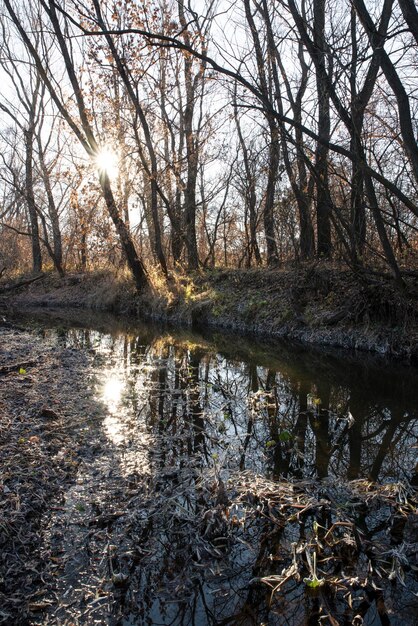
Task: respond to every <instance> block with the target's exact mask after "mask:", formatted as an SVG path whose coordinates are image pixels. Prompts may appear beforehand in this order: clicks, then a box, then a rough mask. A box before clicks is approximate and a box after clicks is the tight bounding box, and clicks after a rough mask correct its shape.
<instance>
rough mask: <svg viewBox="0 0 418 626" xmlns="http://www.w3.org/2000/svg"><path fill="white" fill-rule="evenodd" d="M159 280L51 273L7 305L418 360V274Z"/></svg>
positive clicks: (310, 272) (221, 274)
mask: <svg viewBox="0 0 418 626" xmlns="http://www.w3.org/2000/svg"><path fill="white" fill-rule="evenodd" d="M153 282H154V288H153V291H152V292H147V293H144V294H142V295H140V296H139V295H138V294H137V293H136V291H135V288H134V285H133V283H132V281H131V279H130V278H129V277H128V276H126V275H115V274H111V273H110V272H100V273H92V274H84V275H83V274H69V275H67V276H66V277H64V278H62V279H60V278H58V277H56V276H55V275H45V276H44V277H43V278H41V279H40V280H37V281H35V282H33V283H31V284H28V285H27V286H22V287H20V288H19V290H17V291H14V290H10V291H9V292H5V293H4V295H3V306H8V307H11V308H12V309H13V308H15V309H18V310H19V309H21V308H24V307H28V306H31V307H71V308H73V307H82V308H89V309H96V310H102V311H111V312H114V313H118V314H129V315H135V316H139V317H141V318H143V319H148V320H149V319H153V320H159V321H165V322H169V323H172V324H175V325H184V326H187V327H199V326H201V327H202V326H203V327H204V326H207V327H212V328H219V329H225V330H231V331H234V332H238V333H241V334H251V335H255V336H260V337H261V336H262V337H276V338H278V337H283V338H288V339H292V340H297V341H301V342H303V343H310V344H318V345H329V346H335V347H341V348H350V349H356V350H364V351H370V352H375V353H379V354H381V355H384V356H390V357H395V358H399V359H402V360H405V361H407V362H412V363H417V362H418V279H417V278H416V277H412V276H411V277H409V278H407V279H406V289H405V292H404V293H400V292H399V291H398V290H397V289H396V288H395V287H394V285H393V283H392V282H391V281H390V280H388V279H386V278H384V277H382V276H368V278H367V280H365V279H364V278H362V279H361V280H360V279H359V277H357V276H354V275H353V273H352V272H351V271H349V270H347V269H337V268H335V267H330V266H327V265H320V264H310V265H306V266H301V267H298V268H289V269H279V270H267V269H253V270H212V271H206V272H199V273H195V274H194V275H192V276H189V277H185V276H181V275H178V274H174V275H173V276H172V277H171V280H170V282H169V283H168V284H167V283H166V282H165V281H163V280H161V279H158V278H157V279H155V278H154V281H153ZM0 295H1V294H0Z"/></svg>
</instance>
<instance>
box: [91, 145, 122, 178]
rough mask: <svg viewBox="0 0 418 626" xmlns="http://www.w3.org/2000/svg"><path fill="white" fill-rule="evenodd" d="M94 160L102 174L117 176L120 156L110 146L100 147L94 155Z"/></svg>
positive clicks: (110, 176) (111, 176)
mask: <svg viewBox="0 0 418 626" xmlns="http://www.w3.org/2000/svg"><path fill="white" fill-rule="evenodd" d="M94 162H95V164H96V167H97V168H98V170H99V172H100V173H101V174H102V173H103V174H107V175H108V176H109V178H114V177H115V176H117V173H118V156H117V154H116V153H115V152H114V151H113V150H112V149H111V148H109V146H102V147H101V148H100V150H99V151H98V152H97V154H96V156H95V157H94Z"/></svg>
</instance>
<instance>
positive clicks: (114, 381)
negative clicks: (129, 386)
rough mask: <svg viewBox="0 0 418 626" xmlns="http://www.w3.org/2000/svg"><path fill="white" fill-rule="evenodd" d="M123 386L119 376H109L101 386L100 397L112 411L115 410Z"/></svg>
mask: <svg viewBox="0 0 418 626" xmlns="http://www.w3.org/2000/svg"><path fill="white" fill-rule="evenodd" d="M123 387H124V384H123V382H122V381H121V380H120V378H117V376H112V377H111V378H109V380H108V381H107V382H106V383H105V385H104V387H103V391H102V398H103V400H104V401H105V402H106V404H107V406H108V409H109V410H110V411H111V412H112V413H113V412H114V411H115V409H116V408H117V406H118V404H119V402H120V400H121V397H122V391H123Z"/></svg>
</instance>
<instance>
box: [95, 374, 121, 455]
mask: <svg viewBox="0 0 418 626" xmlns="http://www.w3.org/2000/svg"><path fill="white" fill-rule="evenodd" d="M124 386H125V385H124V383H123V382H122V381H121V380H120V378H118V377H117V376H114V375H113V376H111V377H110V378H109V379H108V380H107V381H106V383H105V385H104V387H103V390H102V393H101V397H102V400H103V401H104V402H105V404H106V406H107V408H108V411H109V414H110V415H108V416H107V417H106V419H105V420H104V427H105V428H106V431H107V435H108V437H109V438H110V439H111V441H113V443H115V444H119V443H122V441H123V438H124V436H123V425H122V423H121V421H120V419H119V416H118V413H119V411H120V409H121V399H122V392H123V389H124Z"/></svg>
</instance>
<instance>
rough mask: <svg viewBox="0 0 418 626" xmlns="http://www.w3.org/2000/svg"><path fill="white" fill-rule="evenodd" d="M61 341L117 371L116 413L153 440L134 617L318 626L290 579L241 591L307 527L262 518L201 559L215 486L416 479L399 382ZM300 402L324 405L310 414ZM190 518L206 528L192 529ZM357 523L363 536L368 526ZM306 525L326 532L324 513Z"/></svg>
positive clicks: (169, 345)
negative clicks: (208, 486)
mask: <svg viewBox="0 0 418 626" xmlns="http://www.w3.org/2000/svg"><path fill="white" fill-rule="evenodd" d="M66 341H67V345H68V346H69V347H71V346H72V345H73V346H80V347H85V348H87V349H88V350H90V351H93V350H95V351H96V352H97V354H98V355H100V353H101V352H102V353H103V354H105V355H106V359H107V360H108V361H109V362H110V363H111V364H114V365H115V366H118V365H119V366H120V367H121V368H122V369H123V371H124V376H125V380H126V392H125V394H124V402H125V403H126V404H127V405H129V407H130V409H131V413H132V415H134V416H135V419H136V421H137V423H141V424H143V426H144V428H145V429H146V430H147V432H148V433H149V435H150V441H152V446H150V448H149V449H148V451H147V453H148V455H149V458H150V467H151V473H150V477H149V483H148V488H149V494H151V495H152V494H155V498H156V503H155V509H151V512H150V515H148V517H147V519H146V521H144V522H143V524H142V522H140V523H139V528H140V531H138V536H137V542H138V545H139V546H141V548H143V549H144V550H149V551H150V556H149V562H148V565H147V567H144V568H142V567H140V568H138V570H137V571H136V573H135V576H136V577H137V578H136V579H135V585H134V586H135V588H136V589H137V592H136V595H131V599H130V602H131V606H132V608H133V611H134V614H136V615H137V614H138V611H142V612H143V615H145V616H147V617H146V619H148V621H149V623H159V622H161V623H172V624H175V625H179V626H180V625H182V626H183V625H184V626H186V625H188V624H193V623H196V624H202V625H204V624H225V625H227V624H231V625H232V624H242V625H244V624H245V625H247V624H258V623H261V622H263V621H265V622H266V623H270V624H294V625H296V624H300V623H303V622H304V621H308V620H310V621H311V623H316V622H315V620H316V619H317V617H315V616H317V613H318V610H319V600H318V598H314V597H310V596H307V595H306V594H305V588H304V586H303V585H301V584H299V583H298V582H297V581H295V580H294V579H291V580H289V581H288V582H286V584H285V585H284V586H283V588H282V589H281V590H280V591H279V592H278V593H277V594H275V597H274V601H273V602H270V593H271V591H270V589H269V588H268V587H264V586H262V585H254V584H249V583H250V580H251V579H254V578H258V577H261V576H265V575H267V574H269V573H276V572H278V571H281V569H282V568H283V567H287V566H288V565H289V563H290V559H291V557H290V553H291V550H290V545H291V543H292V542H305V541H309V537H311V536H312V523H313V517H312V515H310V514H309V513H307V514H305V515H303V516H301V517H300V519H299V521H298V523H297V524H294V525H293V526H292V527H290V528H289V526H286V525H280V524H278V523H275V522H272V520H271V518H269V516H268V515H265V514H263V515H260V516H259V517H258V518H256V519H254V520H253V521H252V522H251V524H249V525H248V527H246V528H245V532H244V530H240V529H238V530H237V531H236V533H237V537H239V539H240V540H241V541H238V542H235V543H232V542H231V543H230V544H228V545H227V548H225V549H222V548H221V549H220V550H221V556H216V554H215V553H210V552H206V553H205V550H206V549H208V550H209V549H210V546H212V547H213V546H215V547H216V546H218V544H217V541H218V540H219V539H222V533H223V532H225V529H224V528H223V526H222V524H223V522H222V519H223V518H222V507H221V504H220V499H219V484H217V482H216V481H217V480H218V479H219V478H220V477H223V478H224V479H225V477H226V476H227V475H228V472H229V471H235V470H240V471H244V470H246V469H252V470H255V471H256V472H260V473H267V474H268V475H269V476H270V477H274V478H278V477H280V476H287V477H289V478H292V479H293V478H295V479H301V478H304V477H309V476H311V477H319V478H323V477H326V476H328V475H329V474H331V475H338V476H341V477H343V478H348V479H355V478H358V477H370V478H372V479H374V480H376V479H378V478H381V479H386V478H388V479H391V478H397V477H398V476H399V477H400V478H403V477H404V474H403V471H404V470H402V468H405V471H408V472H411V471H412V470H413V451H411V447H412V445H413V444H416V436H417V416H416V409H415V407H416V406H418V398H416V397H415V396H416V395H417V392H416V391H414V389H413V388H411V387H410V386H409V388H408V381H405V386H404V387H403V386H402V381H400V380H399V379H391V378H390V377H389V376H388V375H384V374H383V370H382V368H380V369H379V368H376V369H375V370H373V368H371V369H368V368H367V367H359V366H355V367H351V366H350V364H343V365H342V366H341V364H338V363H337V361H335V360H334V361H333V360H332V359H331V361H330V362H329V363H328V362H327V360H326V358H325V357H323V356H322V357H321V358H317V359H315V358H313V357H312V359H311V360H310V358H307V357H306V356H304V355H300V354H298V353H297V351H296V353H295V355H294V356H293V358H294V362H292V355H291V353H289V352H286V351H282V352H281V353H280V360H279V359H278V358H272V359H270V358H264V359H263V358H262V359H261V360H258V358H256V359H245V358H234V357H233V355H232V356H231V352H230V351H229V350H224V351H223V353H222V354H220V353H217V352H216V350H213V347H210V348H209V349H208V347H207V346H206V345H205V344H204V342H198V341H196V342H194V341H181V340H176V339H172V338H168V339H167V340H166V339H164V338H161V337H158V338H151V339H150V338H149V337H146V336H135V335H134V334H132V335H130V336H122V335H114V336H111V335H106V336H104V335H100V334H99V333H97V332H90V331H72V332H71V333H70V334H68V335H67V336H66ZM98 363H99V365H100V359H99V360H98ZM385 376H386V378H385ZM389 386H390V388H389ZM308 394H312V395H313V396H315V397H316V398H320V400H321V402H320V404H319V405H317V406H316V407H315V408H312V406H308V401H307V398H308ZM349 413H351V415H352V416H353V418H354V421H351V420H350V419H349ZM133 436H134V434H133ZM268 444H270V445H268ZM214 468H215V469H214ZM202 469H203V472H207V473H211V475H213V479H214V484H213V491H203V490H202V487H201V485H200V483H199V475H200V472H201V470H202ZM161 501H163V502H165V503H166V504H165V508H164V511H162V510H161V509H159V508H158V506H159V503H161ZM199 512H201V513H202V516H201V517H202V518H204V520H205V523H204V524H203V525H202V526H200V527H196V528H194V527H193V524H192V521H191V520H193V519H195V517H196V514H199ZM180 513H181V514H180ZM206 513H207V514H208V516H207V517H205V515H206ZM273 513H275V514H277V515H278V512H274V511H273ZM188 514H189V516H190V517H188ZM362 514H363V518H364V513H362V511H361V510H359V517H358V524H359V526H362V525H363V526H365V524H366V521H365V519H362ZM197 516H198V515H197ZM211 516H212V517H211ZM316 519H317V521H318V522H319V523H320V524H321V525H323V526H324V527H327V528H329V527H330V526H331V524H332V519H331V513H330V511H329V510H325V509H324V510H323V511H319V512H317V514H316ZM188 520H190V521H188ZM384 523H385V524H386V523H387V522H386V519H385V520H384ZM141 524H142V526H141ZM379 532H380V531H379V529H377V530H376V537H378V533H379ZM202 538H203V539H202ZM219 545H221V544H219ZM208 546H209V547H208ZM196 547H197V550H196ZM216 549H219V548H216ZM190 576H192V584H190V583H189V580H190ZM188 583H189V586H188ZM370 593H372V592H370ZM378 593H379V592H378V591H375V596H374V597H372V595H370V597H369V598H366V599H365V600H364V602H363V605H362V606H360V607H358V608H357V609H356V611H357V613H358V614H359V615H365V613H366V612H367V610H368V609H369V607H370V604H372V603H373V602H375V603H377V602H380V603H382V602H383V603H384V601H383V600H382V598H381V597H378V595H376V594H378ZM170 594H171V600H175V602H174V601H170ZM327 601H330V602H331V601H333V600H332V597H331V595H330V598H329V599H328V600H327ZM321 602H322V599H321ZM144 623H146V622H144Z"/></svg>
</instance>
